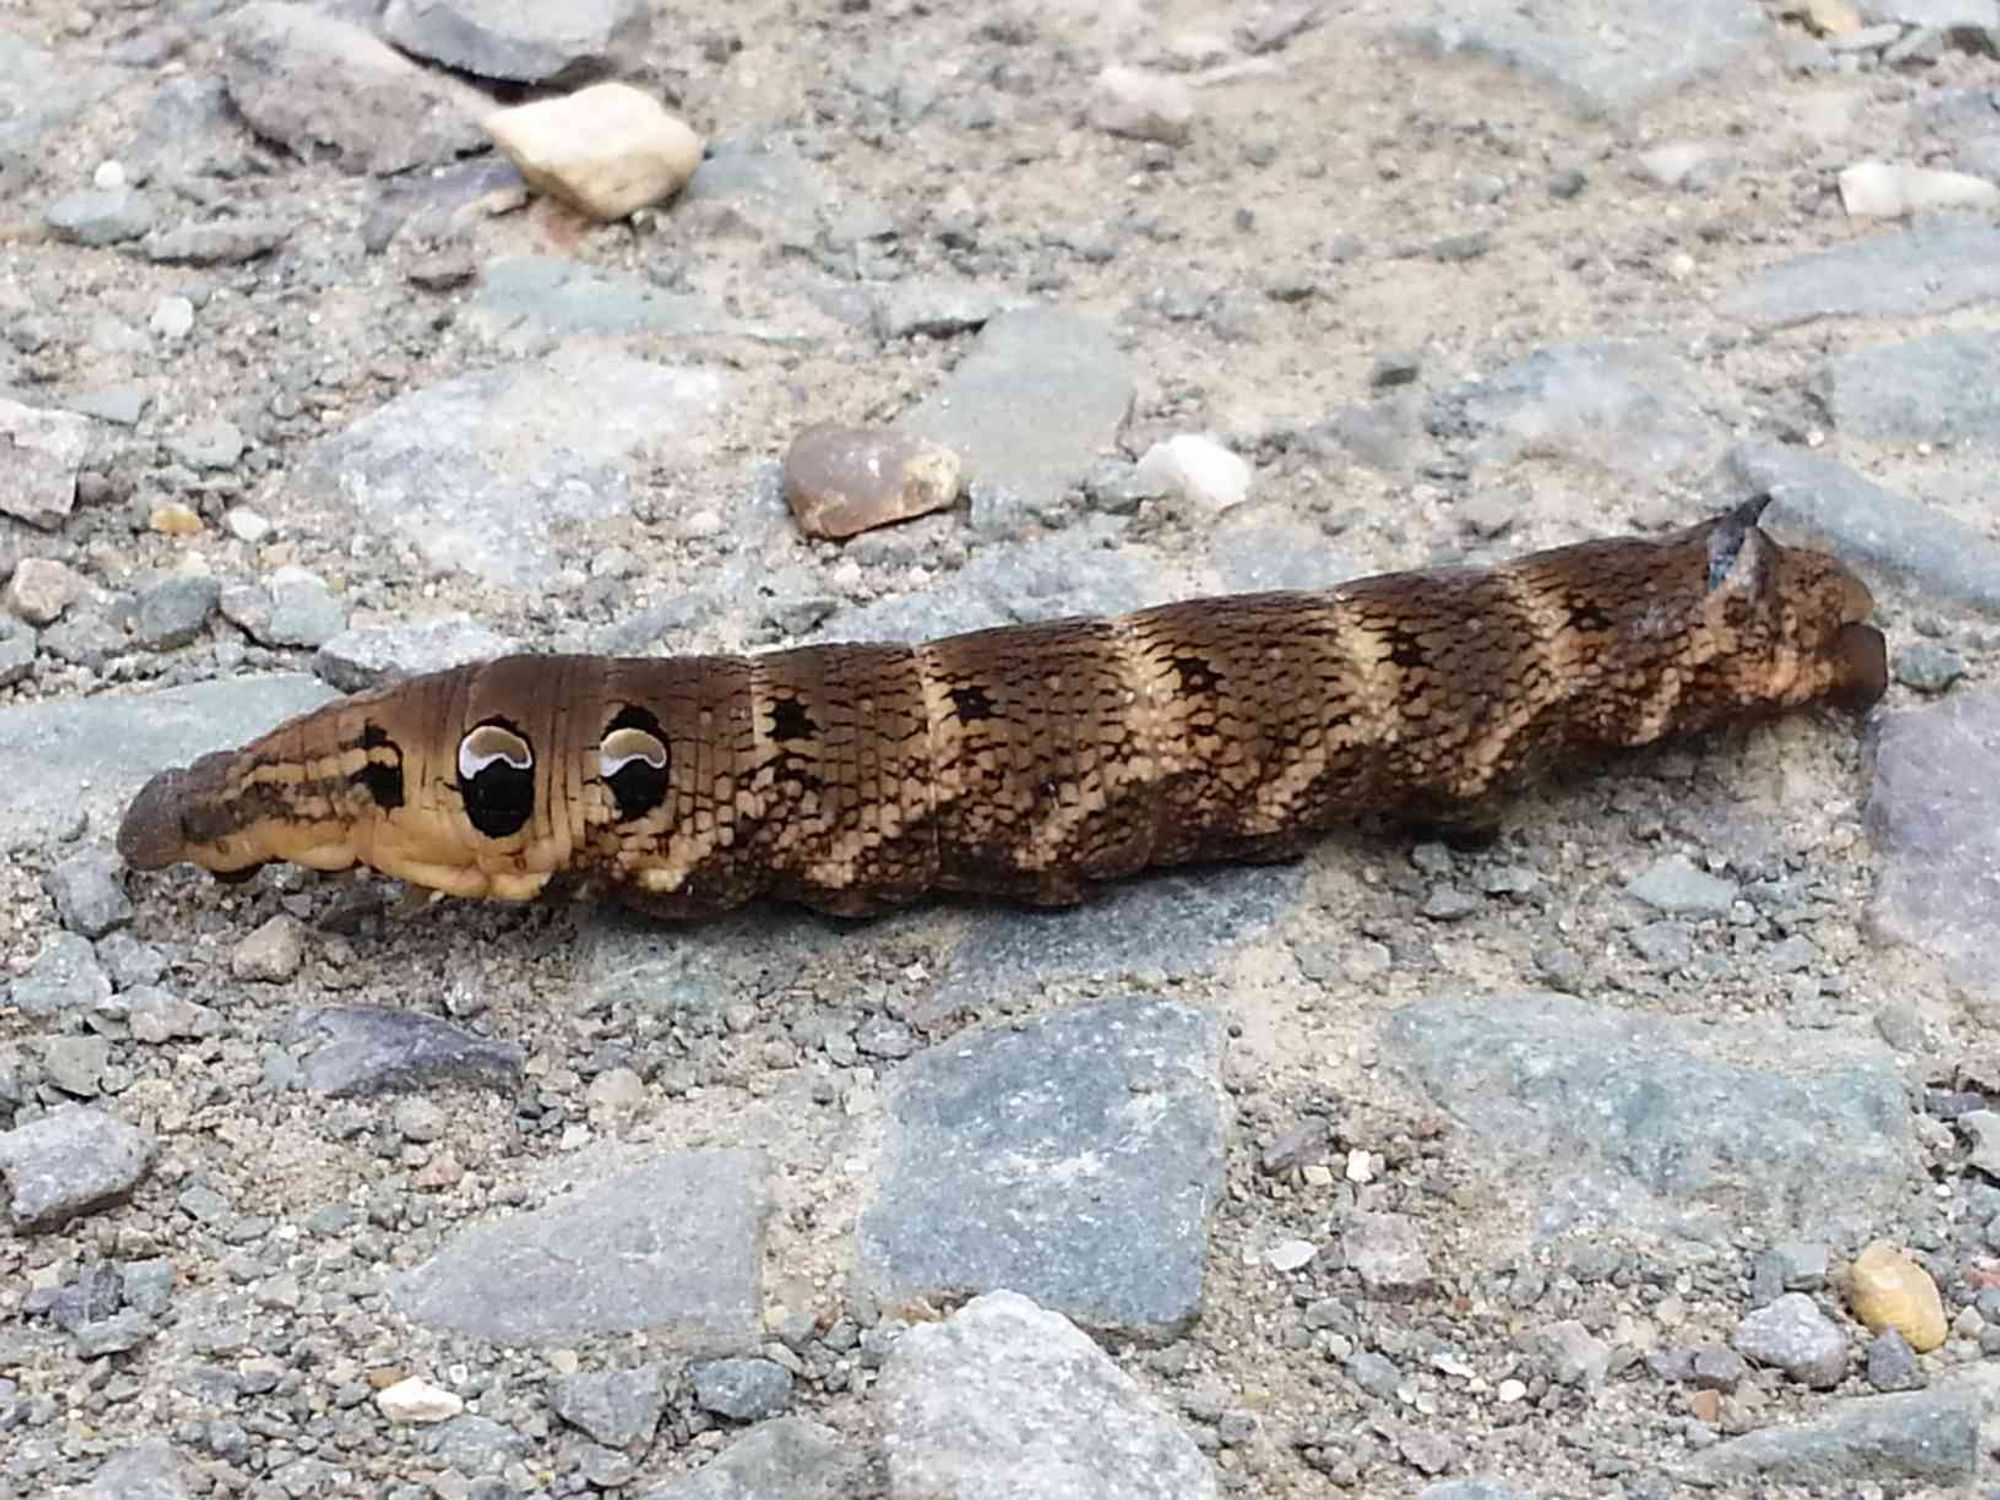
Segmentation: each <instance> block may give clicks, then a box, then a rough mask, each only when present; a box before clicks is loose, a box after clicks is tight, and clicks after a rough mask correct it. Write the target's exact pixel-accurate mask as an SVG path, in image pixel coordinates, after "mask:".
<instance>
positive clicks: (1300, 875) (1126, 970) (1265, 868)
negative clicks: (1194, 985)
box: [933, 863, 1305, 1008]
mask: <svg viewBox="0 0 2000 1500" xmlns="http://www.w3.org/2000/svg"><path fill="white" fill-rule="evenodd" d="M1304 883H1305V868H1304V866H1303V865H1301V864H1297V863H1286V864H1269V865H1243V866H1237V867H1233V868H1215V869H1203V870H1199V871H1195V872H1191V873H1190V872H1182V871H1172V870H1167V871H1159V872H1154V873H1148V874H1144V875H1140V876H1136V877H1134V878H1133V879H1131V880H1127V881H1121V882H1119V883H1117V884H1115V885H1112V886H1108V887H1106V888H1105V889H1104V890H1103V891H1102V892H1100V893H1099V894H1097V895H1096V896H1095V897H1093V899H1091V900H1090V901H1087V902H1085V903H1084V904H1082V905H1080V906H1075V907H1071V908H1068V909H1066V910H1059V911H1030V910H1024V909H1021V908H1018V907H1013V906H1007V905H1003V904H991V905H986V906H981V907H979V908H978V909H977V910H976V911H975V912H974V913H973V914H972V915H971V917H970V918H969V920H968V923H967V927H966V933H965V936H964V937H963V938H962V939H961V940H960V941H959V943H958V945H957V947H956V948H955V949H954V950H953V951H952V954H951V958H950V960H949V962H948V964H947V966H946V969H945V974H944V978H943V981H942V982H941V983H940V985H939V987H938V990H937V994H936V996H935V997H934V1001H933V1003H934V1004H935V1005H936V1006H938V1007H940V1008H950V1007H953V1006H958V1005H965V1004H974V1003H978V1002H981V1001H985V1000H990V999H991V998H992V997H994V996H996V995H1006V994H1018V993H1021V992H1023V991H1027V990H1033V989H1037V988H1039V987H1040V986H1041V985H1043V984H1045V983H1047V982H1048V981H1050V980H1054V979H1066V978H1074V977H1077V976H1081V975H1123V974H1144V975H1147V976H1152V975H1167V976H1173V975H1179V974H1191V973H1197V972H1201V971H1205V970H1207V969H1210V968H1212V967H1213V966H1214V964H1215V962H1216V960H1217V958H1218V956H1219V955H1221V954H1223V953H1226V952H1227V951H1228V950H1230V949H1231V948H1235V947H1238V946H1240V945H1241V944H1243V943H1245V942H1248V941H1250V940H1251V939H1253V938H1255V937H1258V936H1260V935H1261V934H1262V933H1264V932H1266V931H1268V930H1269V929H1270V927H1271V924H1272V923H1273V922H1275V921H1276V920H1277V919H1278V918H1279V917H1281V916H1282V915H1284V913H1285V912H1287V911H1288V910H1290V909H1291V906H1292V903H1293V902H1295V901H1296V900H1297V899H1298V895H1299V891H1300V889H1301V888H1302V887H1303V885H1304Z"/></svg>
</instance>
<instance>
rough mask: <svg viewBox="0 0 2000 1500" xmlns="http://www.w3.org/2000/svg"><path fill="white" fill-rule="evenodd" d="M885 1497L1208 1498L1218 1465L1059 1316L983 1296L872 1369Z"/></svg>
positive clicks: (1004, 1295)
mask: <svg viewBox="0 0 2000 1500" xmlns="http://www.w3.org/2000/svg"><path fill="white" fill-rule="evenodd" d="M880 1393H881V1401H882V1411H883V1422H882V1448H883V1452H884V1453H885V1454H886V1455H887V1457H888V1460H889V1496H890V1500H947V1497H948V1500H1022V1497H1025V1496H1033V1497H1034V1500H1213V1497H1214V1496H1216V1495H1217V1494H1218V1493H1219V1490H1218V1487H1217V1485H1216V1479H1215V1471H1214V1469H1213V1468H1212V1467H1210V1465H1209V1462H1208V1460H1207V1459H1206V1458H1204V1457H1203V1456H1202V1454H1201V1450H1200V1449H1198V1448H1196V1447H1195V1445H1194V1442H1193V1440H1192V1439H1190V1438H1189V1437H1188V1435H1187V1434H1186V1433H1185V1432H1183V1431H1182V1430H1181V1428H1180V1427H1179V1425H1178V1424H1177V1423H1175V1421H1174V1420H1173V1418H1172V1417H1171V1416H1170V1415H1168V1414H1167V1412H1165V1411H1164V1410H1163V1409H1162V1408H1161V1407H1160V1406H1159V1404H1158V1403H1157V1402H1155V1401H1154V1400H1153V1399H1152V1397H1150V1396H1148V1395H1147V1394H1146V1393H1145V1392H1144V1391H1142V1390H1141V1389H1140V1388H1139V1385H1138V1383H1137V1382H1136V1381H1134V1380H1133V1379H1132V1377H1131V1376H1129V1375H1127V1374H1126V1373H1125V1372H1124V1371H1122V1370H1120V1369H1119V1368H1118V1367H1117V1366H1116V1365H1114V1364H1113V1363H1112V1362H1111V1361H1110V1360H1109V1359H1108V1358H1106V1357H1105V1355H1104V1353H1103V1352H1102V1351H1101V1350H1099V1349H1098V1347H1097V1346H1096V1345H1095V1344H1093V1343H1092V1342H1091V1341H1090V1340H1089V1339H1088V1338H1086V1337H1084V1335H1083V1334H1081V1333H1079V1332H1078V1331H1077V1329H1076V1328H1075V1326H1074V1325H1072V1324H1071V1323H1070V1322H1069V1321H1068V1319H1066V1318H1063V1317H1061V1316H1059V1315H1058V1314H1056V1313H1052V1312H1048V1311H1045V1310H1044V1309H1042V1308H1040V1307H1037V1306H1036V1305H1035V1304H1034V1303H1033V1302H1031V1301H1030V1300H1029V1299H1028V1298H1026V1297H1023V1296H1020V1295H1019V1294H1018V1293H1015V1292H989V1293H987V1294H986V1295H985V1296H983V1297H979V1298H976V1299H974V1300H973V1301H971V1302H969V1303H967V1304H966V1305H965V1306H964V1307H963V1308H961V1309H959V1311H958V1312H956V1313H954V1314H953V1315H952V1316H951V1317H950V1318H948V1319H946V1320H945V1321H944V1322H942V1323H930V1324H924V1325H921V1326H919V1327H916V1328H912V1329H910V1330H909V1331H908V1332H907V1333H905V1334H904V1335H903V1336H902V1338H900V1339H899V1340H897V1342H896V1345H895V1347H894V1348H893V1349H892V1350H891V1351H890V1353H889V1359H888V1362H887V1364H886V1365H885V1366H884V1368H883V1371H882V1383H881V1386H880Z"/></svg>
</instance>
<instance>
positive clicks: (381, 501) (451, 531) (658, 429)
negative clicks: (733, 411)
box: [295, 350, 729, 586]
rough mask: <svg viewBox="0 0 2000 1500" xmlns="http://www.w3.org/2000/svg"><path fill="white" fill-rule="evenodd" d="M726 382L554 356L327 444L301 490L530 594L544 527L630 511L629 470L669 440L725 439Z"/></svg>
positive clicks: (487, 375) (451, 389)
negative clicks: (645, 448) (637, 453)
mask: <svg viewBox="0 0 2000 1500" xmlns="http://www.w3.org/2000/svg"><path fill="white" fill-rule="evenodd" d="M728 393H729V382H728V380H727V378H726V377H725V376H723V375H722V374H720V373H718V372H716V371H713V370H707V369H696V368H676V367H673V366H668V365H658V364H652V363H649V362H648V361H646V360H642V359H634V358H632V357H631V356H629V355H623V354H613V353H608V352H606V351H604V350H587V351H586V350H559V351H558V352H557V353H555V354H553V355H551V356H550V357H549V358H547V359H545V360H533V361H526V362H523V363H519V364H513V365H506V366H502V367H500V368H498V369H493V370H481V371H478V372H476V373H473V374H470V375H461V376H458V377H456V378H455V379H451V380H446V381H443V382H441V383H440V384H437V385H433V386H428V387H426V388H424V389H422V390H418V391H413V392H411V393H410V394H409V395H406V396H402V397H399V398H398V399H396V400H394V401H392V402H390V403H389V404H388V405H387V406H384V407H382V408H380V409H379V410H377V411H375V412H372V413H370V414H369V415H368V416H365V417H362V418H361V419H360V420H359V421H357V422H355V423H353V424H352V425H351V426H349V427H348V428H347V429H346V430H345V431H343V432H340V433H336V434H335V435H333V436H332V437H330V438H326V439H323V440H322V441H321V442H320V443H319V444H318V445H317V446H316V447H315V448H314V449H313V451H312V453H311V454H310V455H309V456H308V458H307V459H306V460H305V462H304V464H303V465H302V466H301V468H300V469H299V470H298V471H297V472H296V475H295V477H296V479H297V481H298V482H299V483H300V484H301V485H302V486H303V487H304V488H305V489H307V490H308V491H309V492H311V493H313V494H315V495H317V496H318V497H319V498H320V499H321V500H323V501H325V502H328V503H332V504H336V505H338V506H339V507H341V509H342V510H343V511H345V510H348V509H349V508H351V509H352V510H353V511H355V512H357V513H359V514H360V515H361V516H362V517H363V518H364V519H365V520H367V521H368V522H369V523H371V524H372V525H374V526H376V527H377V528H379V529H381V530H384V531H389V532H392V533H395V534H396V535H399V536H401V537H403V538H405V539H407V540H408V541H409V542H410V543H411V544H412V545H414V546H415V547H416V549H417V551H418V552H420V553H421V554H422V555H423V556H424V558H425V559H426V560H427V561H429V562H430V563H432V564H433V565H434V566H438V567H451V568H464V569H466V570H467V571H469V572H472V573H474V574H476V575H477V576H478V577H480V578H483V579H485V580H486V581H487V582H489V583H495V584H501V585H517V586H528V585H533V584H536V583H538V582H539V581H540V580H541V578H542V577H543V575H544V573H545V571H546V569H547V567H548V565H549V559H550V548H549V540H548V536H549V531H550V528H551V527H553V526H559V525H563V524H565V523H580V522H590V521H605V520H611V519H615V518H618V517H622V516H624V515H626V514H628V513H629V510H630V500H629V483H630V481H629V476H628V474H627V472H626V468H625V465H626V461H627V459H628V457H629V455H631V453H632V452H633V450H634V449H636V448H637V447H638V446H639V445H640V444H641V443H653V444H658V443H659V442H660V441H661V439H662V436H663V435H665V434H671V435H672V437H673V441H674V442H675V443H676V444H677V445H679V446H680V448H681V451H684V452H692V453H699V452H702V451H705V450H706V448H707V447H708V446H709V445H710V444H712V443H713V442H714V441H716V440H717V437H718V432H719V427H720V422H721V417H722V414H723V410H724V407H725V403H726V400H727V397H728Z"/></svg>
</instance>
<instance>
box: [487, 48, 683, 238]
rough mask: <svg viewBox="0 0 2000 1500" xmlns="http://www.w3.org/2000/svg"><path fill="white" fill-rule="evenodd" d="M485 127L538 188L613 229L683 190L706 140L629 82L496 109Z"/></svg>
mask: <svg viewBox="0 0 2000 1500" xmlns="http://www.w3.org/2000/svg"><path fill="white" fill-rule="evenodd" d="M485 123H486V133H487V134H488V135H490V136H492V137H493V143H494V144H495V145H496V146H498V147H499V148H500V149H501V150H502V151H503V152H505V153H506V155H507V158H508V160H510V161H512V162H513V163H514V165H515V166H517V167H519V168H520V169H521V175H522V176H523V177H525V178H526V179H527V180H528V185H529V186H530V187H533V188H535V189H537V190H538V191H540V192H544V193H547V194H549V195H550V196H551V197H554V198H560V199H561V200H562V201H563V202H565V203H567V204H569V205H570V206H571V207H572V208H575V209H576V210H577V211H578V212H580V213H584V214H588V215H589V216H590V217H591V218H593V219H599V220H602V221H605V222H607V223H608V222H609V221H611V220H613V219H622V218H624V217H625V215H627V214H629V213H631V212H632V210H633V209H635V208H644V207H645V206H646V205H647V204H649V203H657V202H659V201H660V200H661V199H662V198H667V197H670V196H672V195H673V194H674V193H677V192H679V191H680V189H681V187H682V186H683V185H684V184H685V183H686V182H687V180H688V179H689V178H690V177H692V176H693V175H694V169H695V168H696V167H698V166H699V165H701V137H700V136H698V135H696V134H695V133H694V131H692V130H690V129H689V128H688V127H687V125H686V124H685V123H683V122H682V121H680V120H678V119H676V118H674V116H672V115H670V114H668V113H667V111H666V109H665V107H664V106H662V105H661V103H660V101H659V100H657V99H655V98H654V97H653V96H652V95H650V94H647V93H643V92H641V91H640V90H638V89H635V88H633V87H632V86H631V85H630V84H625V83H599V84H593V85H592V86H591V87H589V88H587V89H579V90H578V91H577V92H575V93H573V94H565V95H563V96H562V97H561V98H559V99H541V100H537V101H536V102H535V103H533V104H523V105H519V106H517V107H516V108H513V109H502V110H496V111H494V112H493V113H492V114H490V115H488V116H487V117H486V122H485Z"/></svg>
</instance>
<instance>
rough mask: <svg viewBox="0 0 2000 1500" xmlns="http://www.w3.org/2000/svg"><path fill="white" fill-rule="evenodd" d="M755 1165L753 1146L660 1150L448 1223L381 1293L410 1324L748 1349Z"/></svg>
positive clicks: (512, 1335) (758, 1165)
mask: <svg viewBox="0 0 2000 1500" xmlns="http://www.w3.org/2000/svg"><path fill="white" fill-rule="evenodd" d="M763 1173H764V1166H763V1158H762V1157H761V1156H760V1155H759V1154H758V1153H756V1152H754V1151H745V1150H718V1151H675V1152H668V1153H666V1154H663V1155H661V1156H658V1157H655V1158H654V1159H653V1160H652V1161H650V1162H648V1163H647V1164H646V1165H644V1166H641V1167H637V1168H634V1169H633V1170H631V1171H628V1172H623V1173H621V1174H619V1175H618V1176H615V1177H612V1178H610V1179H608V1180H606V1181H603V1182H601V1183H597V1184H595V1185H592V1186H588V1187H583V1188H580V1189H578V1190H577V1191H575V1192H573V1193H569V1194H567V1195H565V1196H563V1197H561V1198H558V1199H556V1200H555V1201H553V1202H551V1203H549V1204H548V1205H547V1206H546V1207H543V1208H539V1209H534V1210H531V1211H529V1212H525V1213H515V1214H510V1215H507V1216H505V1217H502V1218H499V1219H495V1220H492V1221H490V1222H488V1223H485V1224H481V1225H478V1226H476V1227H474V1228H472V1229H467V1230H464V1231H461V1232H460V1233H458V1234H456V1235H454V1236H453V1237H452V1238H451V1239H450V1240H449V1241H447V1242H446V1244H445V1245H444V1247H443V1248H442V1249H440V1250H439V1251H438V1253H437V1254H436V1255H434V1256H432V1257H431V1259H430V1260H428V1261H426V1262H425V1263H424V1264H423V1265H421V1266H418V1267H417V1268H416V1269H414V1270H412V1271H409V1272H407V1273H405V1274H404V1275H402V1276H400V1277H398V1278H397V1279H396V1280H395V1281H394V1282H393V1283H392V1284H391V1287H390V1293H391V1296H392V1297H393V1298H394V1300H395V1302H396V1305H397V1306H398V1307H400V1308H401V1309H402V1310H403V1311H404V1312H405V1313H406V1314H408V1315H409V1316H410V1317H412V1318H414V1319H416V1320H417V1321H418V1322H420V1323H425V1324H429V1325H431V1326H433V1327H438V1328H446V1329H450V1330H452V1331H454V1332H457V1333H467V1334H472V1335H474V1336H476V1337H479V1338H487V1339H493V1340H495V1341H496V1342H499V1343H503V1344H536V1343H544V1342H559V1341H564V1340H569V1339H576V1338H585V1337H589V1336H591V1335H593V1334H620V1333H637V1332H641V1331H644V1332H647V1333H650V1334H652V1335H653V1336H654V1337H656V1338H659V1339H663V1340H666V1341H668V1342H669V1343H671V1344H678V1345H691V1346H694V1347H697V1348H704V1349H706V1348H718V1349H729V1348H743V1347H747V1346H749V1345H752V1344H754V1343H755V1342H756V1339H757V1335H758V1333H759V1332H760V1330H761V1328H762V1326H763V1319H762V1313H763V1309H762V1306H761V1295H760V1292H759V1277H760V1273H761V1262H762V1255H763V1251H762V1245H761V1240H762V1225H761V1221H762V1215H763Z"/></svg>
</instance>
